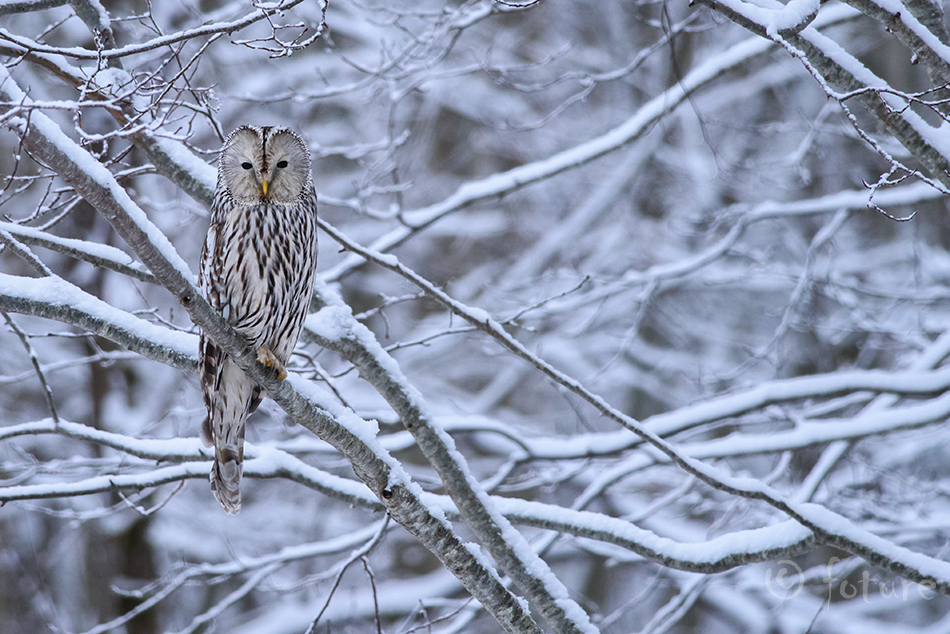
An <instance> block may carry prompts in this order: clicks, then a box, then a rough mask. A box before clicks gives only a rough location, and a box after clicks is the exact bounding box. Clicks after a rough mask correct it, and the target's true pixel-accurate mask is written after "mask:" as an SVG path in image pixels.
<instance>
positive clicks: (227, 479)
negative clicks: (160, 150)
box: [211, 447, 244, 515]
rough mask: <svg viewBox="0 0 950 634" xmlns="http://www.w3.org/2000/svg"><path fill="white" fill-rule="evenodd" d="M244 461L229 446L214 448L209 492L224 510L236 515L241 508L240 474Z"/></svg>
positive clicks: (242, 471)
mask: <svg viewBox="0 0 950 634" xmlns="http://www.w3.org/2000/svg"><path fill="white" fill-rule="evenodd" d="M242 473H244V461H243V460H241V458H240V457H238V456H237V455H236V454H235V453H234V451H232V450H231V449H229V448H223V449H222V448H218V447H216V448H215V451H214V466H213V467H211V492H212V493H214V497H215V498H216V499H217V500H218V502H220V503H221V506H222V507H224V510H225V512H227V513H228V514H230V515H237V514H238V512H240V510H241V474H242Z"/></svg>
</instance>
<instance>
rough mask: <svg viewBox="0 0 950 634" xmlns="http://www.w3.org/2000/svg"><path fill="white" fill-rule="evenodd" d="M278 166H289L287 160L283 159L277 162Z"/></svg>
mask: <svg viewBox="0 0 950 634" xmlns="http://www.w3.org/2000/svg"><path fill="white" fill-rule="evenodd" d="M277 167H287V161H281V162H279V163H278V164H277Z"/></svg>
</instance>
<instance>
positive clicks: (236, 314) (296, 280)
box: [198, 126, 317, 514]
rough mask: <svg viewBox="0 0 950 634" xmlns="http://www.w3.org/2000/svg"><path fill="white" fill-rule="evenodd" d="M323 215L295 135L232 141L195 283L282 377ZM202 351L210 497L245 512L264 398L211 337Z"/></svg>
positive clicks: (256, 131) (246, 133) (253, 131)
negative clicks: (254, 421) (253, 418)
mask: <svg viewBox="0 0 950 634" xmlns="http://www.w3.org/2000/svg"><path fill="white" fill-rule="evenodd" d="M316 215H317V194H316V190H315V189H314V187H313V180H312V177H311V175H310V152H309V151H308V150H307V146H306V145H305V144H304V142H303V140H302V139H301V138H300V137H299V136H297V134H296V133H294V132H292V131H291V130H288V129H287V128H278V127H251V126H244V127H241V128H238V129H237V130H235V131H234V132H232V133H231V135H230V136H228V138H227V140H226V141H225V143H224V148H223V150H222V151H221V156H220V159H219V163H218V185H217V188H216V189H215V192H214V202H213V204H212V206H211V226H210V227H209V228H208V237H207V239H206V240H205V244H204V248H203V249H202V252H201V267H200V273H199V276H198V282H199V286H200V288H201V290H202V292H203V293H204V295H205V297H206V298H207V299H208V302H209V303H210V304H211V306H212V307H214V308H215V309H216V310H217V311H219V312H220V313H221V315H222V316H223V317H224V318H225V319H226V320H227V321H228V323H230V324H231V325H232V326H234V328H235V329H236V330H237V331H238V332H239V333H241V334H242V335H244V336H245V337H246V338H247V340H248V341H249V342H250V344H251V346H252V347H253V349H255V350H257V358H258V360H260V362H261V363H263V364H264V365H266V366H268V367H273V368H274V369H275V370H276V372H277V374H278V377H279V378H281V379H283V378H285V377H286V376H287V373H286V371H285V370H284V364H285V363H287V360H288V359H289V358H290V353H291V352H292V351H293V349H294V346H295V345H296V343H297V337H298V336H299V335H300V330H301V328H302V327H303V321H304V318H305V317H306V315H307V308H308V306H309V305H310V295H311V292H312V290H313V282H314V275H315V272H316V265H317V233H316V231H317V230H316ZM199 353H200V358H201V360H202V366H201V393H202V396H203V397H204V403H205V407H206V408H207V410H208V417H207V418H206V419H205V421H204V424H203V425H202V429H201V435H202V439H203V440H204V441H205V444H207V445H212V444H213V445H214V466H213V467H212V469H211V490H212V492H214V496H215V497H216V498H217V499H218V502H220V503H221V506H223V507H224V510H225V511H227V512H228V513H231V514H235V513H237V512H238V511H240V510H241V473H242V471H243V461H244V424H245V422H246V421H247V417H248V416H249V415H250V414H251V412H253V411H254V410H255V409H257V406H258V405H259V404H260V402H261V399H262V398H263V393H262V390H261V387H260V386H259V385H258V384H257V383H255V382H254V381H253V380H251V379H250V378H249V377H248V376H247V375H246V374H245V373H244V371H243V370H241V369H240V368H239V367H238V366H237V364H235V362H234V361H233V360H232V359H231V358H230V357H228V355H227V354H225V353H224V352H222V351H221V349H220V348H218V346H216V345H215V344H214V342H213V341H211V340H210V339H209V338H207V337H206V336H204V334H202V335H201V339H200V350H199Z"/></svg>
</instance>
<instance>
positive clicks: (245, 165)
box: [241, 161, 254, 170]
mask: <svg viewBox="0 0 950 634" xmlns="http://www.w3.org/2000/svg"><path fill="white" fill-rule="evenodd" d="M241 167H243V168H244V169H246V170H249V169H251V168H252V167H254V166H253V165H251V164H250V163H248V162H247V161H244V162H243V163H241Z"/></svg>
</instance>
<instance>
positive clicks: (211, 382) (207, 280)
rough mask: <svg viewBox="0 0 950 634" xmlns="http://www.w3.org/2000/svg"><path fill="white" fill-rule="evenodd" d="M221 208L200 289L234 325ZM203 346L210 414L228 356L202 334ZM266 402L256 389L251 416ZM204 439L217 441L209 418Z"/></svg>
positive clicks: (204, 387)
mask: <svg viewBox="0 0 950 634" xmlns="http://www.w3.org/2000/svg"><path fill="white" fill-rule="evenodd" d="M218 208H219V207H218V205H214V206H213V207H212V214H211V218H212V219H211V225H210V226H209V227H208V235H207V237H206V238H205V243H204V245H203V246H202V248H201V263H200V266H199V269H198V287H199V289H200V290H201V292H202V293H203V294H204V296H205V299H207V300H208V303H209V304H211V307H212V308H213V309H214V310H215V311H217V312H218V313H219V314H221V315H222V316H223V317H224V318H225V319H226V320H228V321H229V322H231V321H232V320H231V318H232V316H233V315H232V311H231V299H230V296H229V295H228V292H227V289H226V288H225V275H224V271H223V269H222V267H223V266H224V262H225V253H224V250H225V248H224V244H223V243H224V239H223V236H222V235H221V234H222V230H223V225H222V223H221V222H216V220H220V218H218V216H219V214H218V213H217V212H216V210H218ZM199 346H200V349H199V358H200V360H201V368H200V375H201V394H202V396H203V398H204V403H205V408H206V409H207V410H208V411H209V412H210V411H211V407H212V402H213V400H214V399H215V398H216V395H217V394H218V392H219V390H220V389H221V376H222V370H223V369H224V361H225V359H226V356H227V355H225V353H224V351H223V350H221V348H219V347H218V346H217V344H215V343H214V342H213V341H212V340H211V339H210V338H208V337H206V336H205V335H204V333H201V336H200V339H199ZM262 399H263V391H262V390H261V388H260V386H257V385H255V386H254V389H253V392H252V394H251V398H250V401H249V402H248V413H251V412H254V411H255V410H256V409H257V408H258V406H259V405H260V404H261V400H262ZM201 439H202V441H204V443H205V444H206V445H208V446H210V445H211V444H212V443H213V441H214V436H213V434H212V430H211V419H210V417H206V418H205V420H204V422H203V423H202V425H201Z"/></svg>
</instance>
